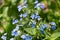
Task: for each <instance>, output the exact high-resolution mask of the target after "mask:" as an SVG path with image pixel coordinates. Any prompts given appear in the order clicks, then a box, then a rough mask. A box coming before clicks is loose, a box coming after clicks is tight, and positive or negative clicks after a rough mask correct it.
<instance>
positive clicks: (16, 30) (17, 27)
mask: <svg viewBox="0 0 60 40" xmlns="http://www.w3.org/2000/svg"><path fill="white" fill-rule="evenodd" d="M19 26H20V25H17V26H16V28H15V29H13V30H12V36H18V30H19Z"/></svg>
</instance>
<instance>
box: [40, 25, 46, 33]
mask: <svg viewBox="0 0 60 40" xmlns="http://www.w3.org/2000/svg"><path fill="white" fill-rule="evenodd" d="M46 27H47V24H42V26H41V27H40V32H41V33H42V34H44V29H45V28H46Z"/></svg>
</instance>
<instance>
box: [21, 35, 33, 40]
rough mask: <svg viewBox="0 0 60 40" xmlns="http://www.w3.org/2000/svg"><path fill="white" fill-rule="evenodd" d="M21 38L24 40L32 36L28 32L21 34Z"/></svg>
mask: <svg viewBox="0 0 60 40" xmlns="http://www.w3.org/2000/svg"><path fill="white" fill-rule="evenodd" d="M21 38H22V39H24V40H32V37H31V36H30V35H28V34H26V35H22V36H21Z"/></svg>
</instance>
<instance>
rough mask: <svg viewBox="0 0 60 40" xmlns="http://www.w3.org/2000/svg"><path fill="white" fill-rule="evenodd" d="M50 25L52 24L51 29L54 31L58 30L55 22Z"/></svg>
mask: <svg viewBox="0 0 60 40" xmlns="http://www.w3.org/2000/svg"><path fill="white" fill-rule="evenodd" d="M49 24H51V29H52V30H55V29H56V23H55V22H50V23H49Z"/></svg>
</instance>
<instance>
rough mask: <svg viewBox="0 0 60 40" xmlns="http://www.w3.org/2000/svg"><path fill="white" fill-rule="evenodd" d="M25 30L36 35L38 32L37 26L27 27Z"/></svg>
mask: <svg viewBox="0 0 60 40" xmlns="http://www.w3.org/2000/svg"><path fill="white" fill-rule="evenodd" d="M24 30H25V31H26V32H28V33H29V34H31V35H36V32H37V31H36V29H35V28H25V29H24Z"/></svg>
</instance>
